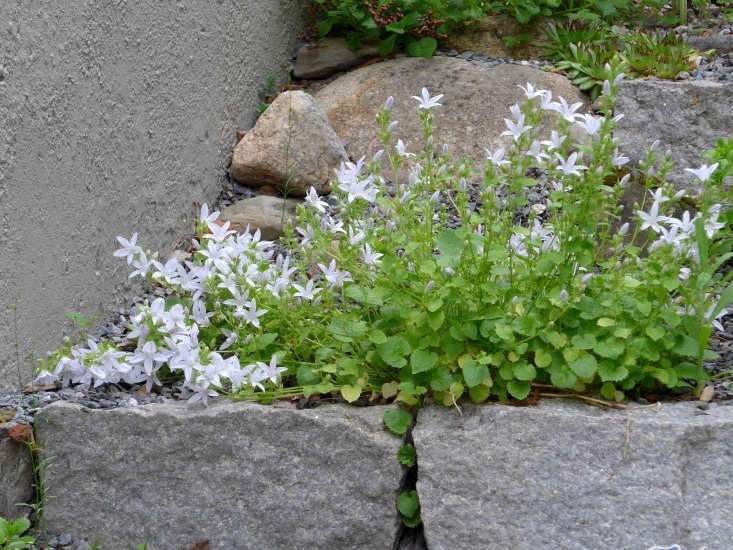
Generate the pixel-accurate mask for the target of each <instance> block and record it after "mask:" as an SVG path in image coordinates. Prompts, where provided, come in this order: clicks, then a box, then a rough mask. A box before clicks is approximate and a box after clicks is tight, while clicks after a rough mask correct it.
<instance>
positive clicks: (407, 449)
mask: <svg viewBox="0 0 733 550" xmlns="http://www.w3.org/2000/svg"><path fill="white" fill-rule="evenodd" d="M397 460H399V462H400V464H402V465H404V466H407V467H408V468H412V467H413V466H414V465H415V464H417V453H416V452H415V446H414V445H411V444H409V443H408V444H407V445H403V446H402V447H400V450H399V451H398V452H397Z"/></svg>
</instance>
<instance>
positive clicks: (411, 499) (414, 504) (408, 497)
mask: <svg viewBox="0 0 733 550" xmlns="http://www.w3.org/2000/svg"><path fill="white" fill-rule="evenodd" d="M397 509H398V510H399V511H400V514H402V515H403V516H405V517H408V518H411V517H413V516H415V515H417V511H418V510H419V509H420V502H419V500H418V498H417V491H414V490H413V491H410V492H409V493H407V492H403V493H401V494H400V496H398V497H397Z"/></svg>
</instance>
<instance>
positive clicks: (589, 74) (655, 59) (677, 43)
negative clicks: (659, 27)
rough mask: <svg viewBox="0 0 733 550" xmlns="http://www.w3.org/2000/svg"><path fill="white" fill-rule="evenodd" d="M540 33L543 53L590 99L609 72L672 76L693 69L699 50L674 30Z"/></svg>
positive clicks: (595, 28)
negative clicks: (543, 43)
mask: <svg viewBox="0 0 733 550" xmlns="http://www.w3.org/2000/svg"><path fill="white" fill-rule="evenodd" d="M545 34H546V35H547V38H548V39H549V43H548V44H546V45H545V46H544V49H545V57H547V58H549V59H551V60H552V61H553V62H554V63H555V66H556V67H557V68H558V69H560V70H562V71H565V72H566V73H567V75H568V78H569V79H570V80H571V81H572V82H573V84H575V85H576V86H578V87H579V88H580V89H581V90H584V91H586V92H588V94H589V95H590V96H591V99H596V98H597V97H598V96H599V95H600V93H601V86H602V84H603V82H604V81H605V80H608V78H609V76H610V75H611V74H618V73H619V72H624V73H626V74H627V75H629V76H630V77H633V78H640V77H645V76H655V77H657V78H662V79H669V80H673V79H674V78H675V77H676V76H677V74H678V73H680V72H682V71H688V70H690V69H693V68H694V67H695V59H696V58H697V57H698V56H699V55H700V52H699V51H698V50H696V49H695V48H693V47H691V46H690V45H689V44H687V43H686V42H684V41H683V40H681V39H679V38H677V37H676V36H675V35H673V34H666V35H665V34H662V33H659V32H656V33H648V32H643V31H634V32H631V33H627V34H621V33H619V31H618V29H615V28H609V27H608V26H604V25H602V24H595V23H591V24H589V25H587V26H582V25H581V26H577V25H566V26H556V25H550V26H549V27H548V28H547V29H546V30H545Z"/></svg>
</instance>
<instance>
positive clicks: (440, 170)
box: [436, 164, 448, 175]
mask: <svg viewBox="0 0 733 550" xmlns="http://www.w3.org/2000/svg"><path fill="white" fill-rule="evenodd" d="M446 168H448V165H447V164H444V165H443V166H441V167H440V168H438V171H437V172H436V174H437V175H440V174H442V173H443V172H445V170H446Z"/></svg>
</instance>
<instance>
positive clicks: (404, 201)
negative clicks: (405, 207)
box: [400, 191, 412, 204]
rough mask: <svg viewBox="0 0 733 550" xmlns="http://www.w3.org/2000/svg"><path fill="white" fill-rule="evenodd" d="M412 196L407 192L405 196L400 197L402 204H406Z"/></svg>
mask: <svg viewBox="0 0 733 550" xmlns="http://www.w3.org/2000/svg"><path fill="white" fill-rule="evenodd" d="M410 195H412V192H410V191H405V192H404V194H403V195H402V196H401V197H400V204H405V203H406V202H407V199H409V198H410Z"/></svg>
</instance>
